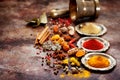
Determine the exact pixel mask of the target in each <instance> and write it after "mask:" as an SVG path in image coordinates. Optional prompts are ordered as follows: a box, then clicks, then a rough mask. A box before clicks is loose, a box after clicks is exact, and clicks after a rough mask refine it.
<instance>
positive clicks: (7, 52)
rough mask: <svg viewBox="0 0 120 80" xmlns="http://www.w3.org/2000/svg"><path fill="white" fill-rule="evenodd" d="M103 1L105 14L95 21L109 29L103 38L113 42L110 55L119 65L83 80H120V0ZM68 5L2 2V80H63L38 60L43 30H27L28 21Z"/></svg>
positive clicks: (51, 0)
mask: <svg viewBox="0 0 120 80" xmlns="http://www.w3.org/2000/svg"><path fill="white" fill-rule="evenodd" d="M100 1H101V14H100V16H99V18H98V19H96V20H95V22H98V23H101V24H104V25H105V26H106V27H107V29H108V32H107V34H105V35H104V36H102V37H103V38H104V39H106V40H108V41H109V42H110V44H111V46H110V49H109V50H108V51H107V54H110V55H112V56H113V57H114V58H115V59H116V60H117V66H116V67H115V69H114V70H113V71H111V72H109V73H105V74H101V73H92V75H91V77H90V78H89V79H83V80H119V79H120V56H119V54H120V48H119V45H120V8H119V7H120V5H119V3H120V0H100ZM68 3H69V0H0V80H60V78H59V76H55V75H53V73H49V72H45V71H44V70H43V68H42V67H40V65H41V64H40V63H39V58H38V59H35V58H34V57H35V56H36V57H37V55H36V52H37V50H36V49H35V48H34V40H35V37H36V34H37V32H38V31H41V30H42V28H41V27H39V28H31V27H27V26H26V22H25V20H28V19H32V18H33V17H39V16H40V15H41V14H42V12H44V11H45V12H49V11H50V9H53V8H64V7H68V5H69V4H68ZM64 79H65V80H69V79H70V77H67V78H64ZM71 79H72V80H74V78H71ZM61 80H63V79H61ZM81 80H82V79H81Z"/></svg>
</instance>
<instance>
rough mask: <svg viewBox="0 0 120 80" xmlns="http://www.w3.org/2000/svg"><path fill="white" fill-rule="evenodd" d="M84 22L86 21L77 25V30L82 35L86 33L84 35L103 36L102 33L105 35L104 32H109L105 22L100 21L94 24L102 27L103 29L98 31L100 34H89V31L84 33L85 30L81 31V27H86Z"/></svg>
mask: <svg viewBox="0 0 120 80" xmlns="http://www.w3.org/2000/svg"><path fill="white" fill-rule="evenodd" d="M87 23H88V24H89V23H91V22H87ZM84 24H85V23H83V24H79V25H77V26H75V30H76V31H77V32H78V33H79V34H81V35H84V36H94V37H95V36H96V37H97V36H101V35H103V34H105V33H106V32H107V28H106V27H105V26H104V25H103V24H98V23H93V24H95V25H96V26H97V27H99V28H100V29H101V31H100V33H98V34H87V33H83V32H81V31H80V28H81V27H84Z"/></svg>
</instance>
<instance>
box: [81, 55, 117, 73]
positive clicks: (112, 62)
mask: <svg viewBox="0 0 120 80" xmlns="http://www.w3.org/2000/svg"><path fill="white" fill-rule="evenodd" d="M94 55H101V56H104V57H106V58H108V60H109V62H110V65H109V66H108V67H105V68H95V67H92V66H90V65H89V64H88V63H87V61H88V59H90V57H92V56H94ZM81 62H82V64H83V65H84V66H85V67H86V68H88V69H90V70H95V71H108V70H111V69H112V68H114V67H115V66H116V60H115V59H114V58H113V57H112V56H110V55H108V54H105V53H88V54H86V55H85V56H84V57H82V59H81Z"/></svg>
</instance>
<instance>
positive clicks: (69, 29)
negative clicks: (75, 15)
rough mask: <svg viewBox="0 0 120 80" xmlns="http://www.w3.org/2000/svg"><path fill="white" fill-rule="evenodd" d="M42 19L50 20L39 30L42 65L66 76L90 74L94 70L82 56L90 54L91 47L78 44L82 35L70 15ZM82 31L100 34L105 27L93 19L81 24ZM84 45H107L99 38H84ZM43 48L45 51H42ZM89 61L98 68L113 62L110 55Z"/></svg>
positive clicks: (37, 43)
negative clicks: (93, 21)
mask: <svg viewBox="0 0 120 80" xmlns="http://www.w3.org/2000/svg"><path fill="white" fill-rule="evenodd" d="M44 16H45V14H44ZM45 19H46V18H45ZM40 20H41V22H42V23H44V21H45V22H46V21H48V22H47V24H46V25H45V28H44V30H42V32H39V33H38V35H37V37H36V40H35V46H36V47H37V49H39V50H40V53H39V54H38V53H37V54H38V55H40V56H42V62H41V66H43V68H44V70H45V71H51V72H53V73H54V74H55V75H58V74H59V75H60V77H61V78H64V77H65V76H72V77H77V78H89V77H90V74H91V73H90V72H89V71H88V70H86V69H85V68H84V67H83V66H82V65H81V58H82V57H83V56H84V55H86V53H87V51H85V49H84V48H82V47H81V48H78V46H76V44H77V41H78V38H79V37H80V36H79V35H77V36H76V34H77V33H76V31H75V29H74V28H75V27H74V26H75V25H74V24H73V23H72V20H71V19H70V18H54V19H52V18H50V19H48V20H44V19H40ZM33 22H34V23H36V24H37V26H39V25H40V22H38V21H32V23H33ZM30 23H31V22H30ZM91 28H92V29H91ZM81 31H82V32H85V33H90V34H98V33H99V32H100V31H101V29H99V28H96V26H95V25H93V24H92V23H90V24H86V26H85V27H84V28H81ZM78 36H79V37H78ZM83 46H84V47H85V48H86V49H91V50H100V49H102V48H103V47H104V44H103V43H102V42H100V41H98V40H97V39H89V40H87V41H85V42H84V44H83ZM43 52H44V54H41V53H43ZM43 55H44V56H43ZM99 60H100V61H99ZM86 63H88V64H89V65H90V66H92V67H96V68H104V67H108V66H109V65H110V64H109V61H108V59H106V58H104V57H102V56H94V57H91V58H90V59H89V61H87V62H86Z"/></svg>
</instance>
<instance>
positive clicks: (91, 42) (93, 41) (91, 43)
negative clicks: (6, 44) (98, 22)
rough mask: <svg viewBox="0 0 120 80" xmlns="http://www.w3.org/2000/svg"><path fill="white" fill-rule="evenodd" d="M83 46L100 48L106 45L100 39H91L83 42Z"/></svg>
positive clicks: (91, 48)
mask: <svg viewBox="0 0 120 80" xmlns="http://www.w3.org/2000/svg"><path fill="white" fill-rule="evenodd" d="M83 47H84V48H86V49H90V50H100V49H102V48H103V47H104V45H103V44H102V42H100V41H99V40H96V39H89V40H87V41H85V42H84V43H83Z"/></svg>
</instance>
